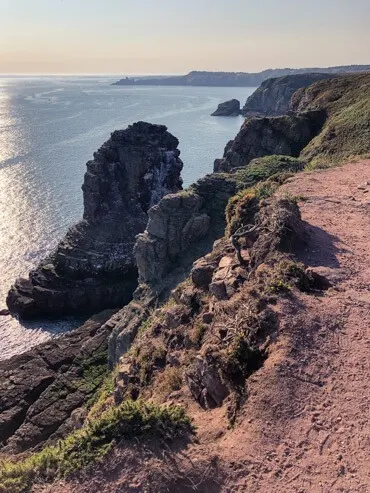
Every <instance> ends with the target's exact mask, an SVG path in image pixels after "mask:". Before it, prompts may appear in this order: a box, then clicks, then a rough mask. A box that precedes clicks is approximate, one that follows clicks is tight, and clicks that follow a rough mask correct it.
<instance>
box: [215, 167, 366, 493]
mask: <svg viewBox="0 0 370 493" xmlns="http://www.w3.org/2000/svg"><path fill="white" fill-rule="evenodd" d="M367 183H368V184H367ZM280 194H281V195H285V194H289V195H291V196H301V198H303V199H304V200H302V201H301V202H300V208H301V212H302V218H303V219H304V220H305V221H306V223H307V232H308V235H309V240H308V245H307V248H306V250H305V251H304V252H302V254H301V259H300V260H302V261H303V262H304V263H305V264H306V265H310V266H314V267H319V269H318V270H319V271H321V272H322V273H323V274H325V275H326V276H327V277H328V278H329V279H331V281H332V283H333V285H334V289H330V290H329V291H327V292H326V293H325V295H324V296H322V297H316V296H312V295H311V296H310V295H302V294H301V295H298V298H297V299H296V300H295V302H294V303H292V302H291V301H289V300H286V301H284V302H283V303H281V304H280V306H279V311H280V314H281V321H282V327H281V335H280V338H279V342H278V344H277V345H276V347H275V349H274V350H273V351H272V354H271V358H269V360H268V361H267V363H266V365H265V367H264V368H263V369H261V371H260V372H258V373H257V374H256V376H255V377H254V378H253V381H252V382H251V385H250V393H251V397H250V399H249V402H248V403H247V405H246V407H245V409H244V412H243V417H242V419H241V422H240V426H239V428H238V429H237V430H236V431H235V432H234V433H232V434H231V435H230V437H229V438H228V439H226V440H225V443H224V446H226V447H225V448H226V449H227V455H228V456H230V457H229V458H228V460H227V462H229V463H230V460H231V459H232V456H233V455H234V456H235V458H236V457H238V459H239V460H241V458H242V457H243V456H244V459H243V461H244V464H245V466H246V469H242V470H240V471H236V474H235V475H233V474H232V473H231V471H230V472H229V474H228V485H229V488H230V490H228V489H226V490H225V491H253V492H261V493H262V492H266V493H267V492H270V491H271V492H272V491H273V492H275V493H280V492H281V493H283V492H284V493H293V492H294V493H298V492H301V493H316V492H317V493H326V492H331V493H332V492H351V493H354V492H358V493H367V492H370V425H369V418H370V388H369V387H370V385H369V377H370V371H369V363H370V357H369V356H370V352H369V349H370V160H365V161H362V162H359V163H356V164H348V165H346V166H343V167H340V168H335V169H331V170H328V171H323V172H312V173H303V174H300V175H297V176H296V177H294V178H293V179H292V180H291V181H290V183H288V184H286V185H284V186H283V187H282V188H281V191H280ZM233 442H235V443H233ZM238 443H242V444H243V446H242V447H240V446H238ZM225 448H224V450H225ZM233 450H234V451H235V453H233ZM256 452H257V453H256ZM223 457H224V459H226V457H225V455H224V456H223ZM238 467H240V464H239V465H238ZM247 470H248V474H246V472H247Z"/></svg>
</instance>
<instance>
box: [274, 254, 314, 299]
mask: <svg viewBox="0 0 370 493" xmlns="http://www.w3.org/2000/svg"><path fill="white" fill-rule="evenodd" d="M294 286H295V287H297V288H298V289H299V290H300V291H304V292H310V291H311V290H312V288H313V284H312V280H311V279H310V278H309V276H308V275H307V274H306V272H305V269H304V265H303V264H301V263H298V262H294V261H293V260H288V259H285V260H281V261H280V262H279V263H277V264H276V265H275V267H274V269H273V270H272V276H271V279H270V280H269V291H271V292H273V293H283V292H289V291H291V289H292V288H293V287H294Z"/></svg>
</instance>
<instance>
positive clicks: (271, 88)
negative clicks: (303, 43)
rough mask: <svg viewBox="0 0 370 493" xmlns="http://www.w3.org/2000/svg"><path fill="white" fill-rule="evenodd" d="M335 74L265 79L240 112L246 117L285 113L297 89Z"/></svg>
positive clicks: (298, 75)
mask: <svg viewBox="0 0 370 493" xmlns="http://www.w3.org/2000/svg"><path fill="white" fill-rule="evenodd" d="M335 76H336V75H335V74H295V75H285V76H284V77H277V78H273V79H267V80H265V81H264V82H262V84H261V86H260V87H259V88H258V89H257V90H256V91H254V93H253V94H252V95H251V96H249V98H248V99H247V102H246V103H245V105H244V107H243V109H242V111H241V113H242V115H244V116H246V117H252V116H280V115H285V114H286V113H288V112H289V111H291V109H292V108H291V99H292V96H293V94H294V93H295V92H296V91H297V90H298V89H300V88H301V87H308V86H310V85H311V84H313V83H314V82H317V81H319V80H323V79H330V78H333V77H335Z"/></svg>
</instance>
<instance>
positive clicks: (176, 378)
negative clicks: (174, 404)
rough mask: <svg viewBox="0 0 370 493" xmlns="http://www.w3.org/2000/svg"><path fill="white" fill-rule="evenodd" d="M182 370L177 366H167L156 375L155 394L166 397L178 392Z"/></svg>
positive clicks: (181, 380)
mask: <svg viewBox="0 0 370 493" xmlns="http://www.w3.org/2000/svg"><path fill="white" fill-rule="evenodd" d="M182 373H183V370H182V369H181V368H180V367H177V366H169V367H167V368H165V369H164V371H163V372H162V373H160V374H159V375H158V386H157V387H156V393H158V394H160V395H163V396H164V397H167V396H168V395H169V394H170V393H171V392H174V391H176V390H180V389H181V387H182V383H183V378H182Z"/></svg>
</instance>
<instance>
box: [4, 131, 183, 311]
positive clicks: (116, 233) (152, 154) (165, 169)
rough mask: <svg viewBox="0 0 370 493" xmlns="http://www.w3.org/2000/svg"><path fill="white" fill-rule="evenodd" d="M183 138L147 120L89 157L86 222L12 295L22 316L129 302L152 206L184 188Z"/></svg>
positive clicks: (120, 133) (17, 284)
mask: <svg viewBox="0 0 370 493" xmlns="http://www.w3.org/2000/svg"><path fill="white" fill-rule="evenodd" d="M177 146H178V140H177V139H176V138H175V137H173V136H172V135H171V134H170V133H169V132H167V129H166V127H164V126H161V125H151V124H148V123H144V122H139V123H135V124H134V125H131V126H130V127H128V128H127V129H126V130H120V131H115V132H113V133H112V135H111V138H110V139H109V140H108V141H107V142H106V143H105V144H104V145H103V146H102V147H101V148H100V149H99V150H98V151H97V152H96V153H95V154H94V159H93V160H92V161H89V162H88V163H87V172H86V174H85V178H84V184H83V186H82V189H83V195H84V216H83V220H82V221H81V222H80V223H78V224H77V225H75V226H73V227H71V228H70V230H69V231H68V233H67V234H66V236H65V238H64V239H63V240H62V241H61V242H60V243H59V245H58V247H57V249H56V251H55V252H54V253H53V254H52V255H51V256H50V257H48V258H46V259H45V260H43V261H42V262H41V263H40V265H39V266H38V267H37V268H36V269H35V270H33V271H32V272H31V273H30V275H29V278H28V279H17V281H16V282H15V284H14V286H12V288H11V290H10V291H9V294H8V297H7V304H8V307H9V309H10V310H11V311H12V313H18V314H19V315H20V316H21V317H24V318H29V317H36V316H45V315H51V316H65V315H67V314H70V313H94V312H96V311H99V310H102V309H104V308H107V307H119V306H122V305H123V304H125V303H127V302H128V301H129V300H130V299H131V297H132V293H133V291H134V290H135V288H136V285H137V269H136V265H135V259H134V256H133V247H134V243H135V237H136V235H137V234H139V233H141V232H143V231H144V229H145V226H146V223H147V219H148V216H147V211H148V209H149V208H150V207H151V206H153V205H154V204H156V203H157V202H158V201H159V200H160V199H161V198H162V197H163V196H164V195H166V194H167V193H169V192H176V191H177V190H179V189H181V179H180V172H181V169H182V162H181V160H180V159H179V154H180V152H179V150H178V149H177Z"/></svg>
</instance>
